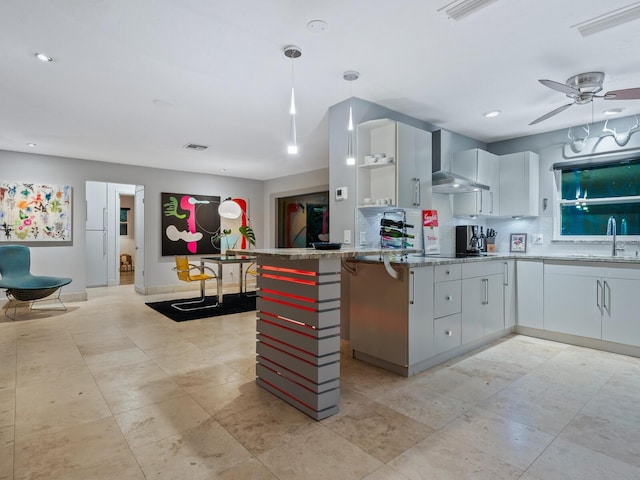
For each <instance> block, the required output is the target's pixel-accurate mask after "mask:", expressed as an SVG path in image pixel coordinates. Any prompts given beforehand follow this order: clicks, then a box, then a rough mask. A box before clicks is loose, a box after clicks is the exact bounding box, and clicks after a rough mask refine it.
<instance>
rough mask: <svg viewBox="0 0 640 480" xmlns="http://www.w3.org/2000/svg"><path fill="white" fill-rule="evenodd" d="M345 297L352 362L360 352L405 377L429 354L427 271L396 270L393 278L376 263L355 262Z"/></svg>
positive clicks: (429, 283)
mask: <svg viewBox="0 0 640 480" xmlns="http://www.w3.org/2000/svg"><path fill="white" fill-rule="evenodd" d="M396 268H398V267H396ZM350 293H351V299H350V312H349V317H350V323H351V325H350V341H351V348H352V349H353V351H354V355H355V356H356V358H360V357H359V354H360V353H362V354H364V355H365V356H367V357H369V358H367V357H364V358H363V359H364V360H371V359H378V360H382V361H383V362H386V364H390V365H386V364H385V365H384V366H387V367H389V366H396V367H397V368H395V369H394V371H397V372H398V373H404V374H405V375H409V374H411V366H412V365H416V364H418V363H420V362H421V361H423V360H425V359H427V358H429V357H431V356H432V355H433V267H416V268H408V267H400V277H399V278H398V279H393V278H391V277H390V276H389V274H388V273H387V272H386V270H385V268H384V266H383V265H381V264H379V263H376V264H369V263H358V264H357V268H356V273H355V274H354V275H352V277H351V281H350Z"/></svg>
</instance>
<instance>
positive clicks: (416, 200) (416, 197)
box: [413, 178, 420, 207]
mask: <svg viewBox="0 0 640 480" xmlns="http://www.w3.org/2000/svg"><path fill="white" fill-rule="evenodd" d="M413 206H414V207H418V206H420V179H419V178H414V179H413Z"/></svg>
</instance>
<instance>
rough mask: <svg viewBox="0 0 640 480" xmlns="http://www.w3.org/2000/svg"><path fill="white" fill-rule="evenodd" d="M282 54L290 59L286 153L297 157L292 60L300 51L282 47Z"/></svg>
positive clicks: (290, 46)
mask: <svg viewBox="0 0 640 480" xmlns="http://www.w3.org/2000/svg"><path fill="white" fill-rule="evenodd" d="M284 54H285V56H286V57H289V58H290V59H291V106H290V107H289V115H290V124H289V144H288V145H287V153H289V155H297V153H298V142H297V139H296V98H295V92H294V81H293V63H294V62H293V60H294V59H296V58H298V57H300V56H302V50H301V49H300V47H297V46H296V45H287V46H286V47H284Z"/></svg>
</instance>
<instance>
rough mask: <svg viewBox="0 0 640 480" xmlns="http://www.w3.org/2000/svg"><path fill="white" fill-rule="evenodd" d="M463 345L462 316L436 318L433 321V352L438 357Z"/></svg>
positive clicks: (457, 314)
mask: <svg viewBox="0 0 640 480" xmlns="http://www.w3.org/2000/svg"><path fill="white" fill-rule="evenodd" d="M461 343H462V335H461V318H460V314H459V313H456V314H455V315H449V316H448V317H441V318H436V319H435V320H434V321H433V350H434V352H433V353H434V355H437V354H439V353H442V352H446V351H447V350H451V349H452V348H455V347H457V346H459V345H460V344H461Z"/></svg>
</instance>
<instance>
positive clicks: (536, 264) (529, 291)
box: [516, 258, 544, 330]
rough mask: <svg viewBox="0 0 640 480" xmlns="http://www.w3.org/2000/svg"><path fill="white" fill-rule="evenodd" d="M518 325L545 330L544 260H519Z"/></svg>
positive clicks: (517, 274) (517, 282) (517, 277)
mask: <svg viewBox="0 0 640 480" xmlns="http://www.w3.org/2000/svg"><path fill="white" fill-rule="evenodd" d="M516 284H517V290H516V291H517V301H516V305H517V315H516V318H517V324H518V325H519V326H523V327H530V328H538V329H540V330H542V329H543V328H544V322H543V319H544V308H543V305H544V263H543V262H542V260H525V259H520V258H519V259H518V263H517V265H516Z"/></svg>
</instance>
